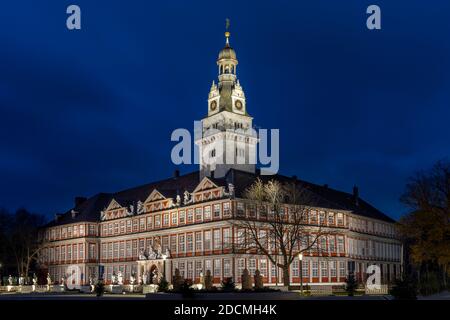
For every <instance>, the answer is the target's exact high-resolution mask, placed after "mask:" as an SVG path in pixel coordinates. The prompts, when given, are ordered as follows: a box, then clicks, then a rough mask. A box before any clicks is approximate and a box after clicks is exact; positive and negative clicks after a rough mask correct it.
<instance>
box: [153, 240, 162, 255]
mask: <svg viewBox="0 0 450 320" xmlns="http://www.w3.org/2000/svg"><path fill="white" fill-rule="evenodd" d="M153 250H154V251H156V258H157V259H160V258H161V254H162V251H161V243H160V242H159V239H158V238H156V239H155V241H154V248H153Z"/></svg>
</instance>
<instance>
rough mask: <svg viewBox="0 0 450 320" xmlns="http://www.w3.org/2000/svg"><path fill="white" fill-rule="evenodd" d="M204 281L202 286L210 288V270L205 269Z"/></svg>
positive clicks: (211, 284) (211, 279) (211, 280)
mask: <svg viewBox="0 0 450 320" xmlns="http://www.w3.org/2000/svg"><path fill="white" fill-rule="evenodd" d="M203 281H204V287H205V289H206V290H211V288H212V286H213V278H212V275H211V270H206V275H205V279H204V280H203Z"/></svg>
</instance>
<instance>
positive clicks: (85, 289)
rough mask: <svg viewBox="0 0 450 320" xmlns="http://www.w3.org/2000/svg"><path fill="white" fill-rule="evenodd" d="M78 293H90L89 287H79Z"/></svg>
mask: <svg viewBox="0 0 450 320" xmlns="http://www.w3.org/2000/svg"><path fill="white" fill-rule="evenodd" d="M80 292H83V293H91V292H92V291H91V286H80Z"/></svg>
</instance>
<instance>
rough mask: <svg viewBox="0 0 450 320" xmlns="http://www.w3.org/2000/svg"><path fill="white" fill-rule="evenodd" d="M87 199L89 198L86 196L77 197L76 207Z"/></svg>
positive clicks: (75, 200)
mask: <svg viewBox="0 0 450 320" xmlns="http://www.w3.org/2000/svg"><path fill="white" fill-rule="evenodd" d="M86 200H87V198H86V197H75V199H74V206H75V208H76V207H78V206H79V205H81V204H82V203H83V202H85V201H86Z"/></svg>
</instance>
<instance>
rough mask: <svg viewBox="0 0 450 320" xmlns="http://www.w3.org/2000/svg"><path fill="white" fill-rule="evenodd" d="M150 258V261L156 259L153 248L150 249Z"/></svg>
mask: <svg viewBox="0 0 450 320" xmlns="http://www.w3.org/2000/svg"><path fill="white" fill-rule="evenodd" d="M148 258H149V259H155V252H154V251H153V248H152V246H149V247H148Z"/></svg>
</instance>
